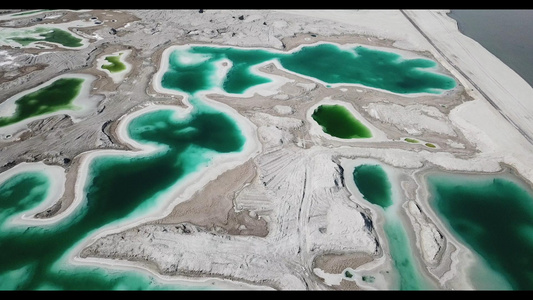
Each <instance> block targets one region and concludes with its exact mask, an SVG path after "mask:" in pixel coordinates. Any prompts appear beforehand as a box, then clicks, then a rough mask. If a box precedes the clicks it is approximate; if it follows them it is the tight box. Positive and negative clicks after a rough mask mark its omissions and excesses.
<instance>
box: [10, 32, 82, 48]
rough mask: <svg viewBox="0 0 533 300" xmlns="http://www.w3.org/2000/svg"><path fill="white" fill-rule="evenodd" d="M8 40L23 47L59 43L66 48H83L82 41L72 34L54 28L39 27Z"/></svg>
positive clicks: (16, 34)
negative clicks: (38, 43) (32, 44)
mask: <svg viewBox="0 0 533 300" xmlns="http://www.w3.org/2000/svg"><path fill="white" fill-rule="evenodd" d="M6 39H8V40H13V41H15V42H17V43H19V44H20V45H22V46H28V45H29V44H31V43H35V42H43V41H44V42H50V43H57V44H60V45H62V46H65V47H71V48H77V47H81V46H83V43H82V39H80V38H78V37H75V36H74V35H72V34H71V33H70V32H68V31H65V30H62V29H59V28H53V27H37V28H33V29H21V30H20V31H15V32H14V33H13V34H12V35H11V36H7V37H6Z"/></svg>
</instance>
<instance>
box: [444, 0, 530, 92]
mask: <svg viewBox="0 0 533 300" xmlns="http://www.w3.org/2000/svg"><path fill="white" fill-rule="evenodd" d="M448 16H449V17H451V18H452V19H454V20H455V21H457V26H458V28H459V31H460V32H461V33H462V34H464V35H466V36H468V37H470V38H472V39H473V40H475V41H476V42H478V43H479V44H481V45H482V46H483V47H484V48H485V49H487V50H488V51H489V52H491V53H492V54H493V55H494V56H496V57H497V58H498V59H500V60H501V61H502V62H503V63H505V64H506V65H507V66H508V67H510V68H511V69H513V70H514V71H515V72H516V73H517V74H518V75H519V76H520V77H522V78H523V79H524V80H525V81H526V82H527V83H528V84H529V85H530V86H533V36H532V34H531V29H532V28H533V9H458V10H455V9H453V10H450V13H449V14H448Z"/></svg>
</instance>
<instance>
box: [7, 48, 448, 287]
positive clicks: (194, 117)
mask: <svg viewBox="0 0 533 300" xmlns="http://www.w3.org/2000/svg"><path fill="white" fill-rule="evenodd" d="M316 47H318V48H319V49H321V50H322V51H326V53H329V54H328V55H333V56H335V55H339V54H343V51H344V50H342V49H340V48H338V47H336V46H333V45H318V46H316ZM369 51H370V52H373V51H374V50H370V49H369ZM363 52H364V51H363ZM298 53H299V52H296V53H294V54H290V53H276V52H270V51H267V50H260V49H255V50H254V49H252V50H250V49H237V48H235V49H234V48H219V47H200V46H198V47H192V48H191V49H189V50H183V49H182V50H181V51H174V52H173V53H171V55H170V56H169V68H168V70H166V72H165V73H164V75H163V77H162V78H161V84H162V86H163V87H165V88H168V89H172V90H175V91H181V92H184V93H186V95H187V97H188V98H189V102H190V103H191V105H192V106H193V109H192V111H191V113H190V114H189V115H187V116H185V117H183V118H180V117H177V115H176V114H175V112H174V111H173V110H170V109H161V110H157V111H151V112H147V113H144V114H142V115H139V116H137V117H135V118H134V119H133V120H132V121H131V122H130V123H129V125H128V128H127V132H128V134H129V136H130V137H131V138H132V139H133V140H135V141H137V142H139V143H141V144H146V145H152V146H154V145H155V146H157V150H155V151H154V152H153V153H149V154H145V155H101V156H98V157H96V158H95V159H94V160H92V161H91V163H90V166H89V174H88V175H89V176H88V179H87V181H86V182H85V183H84V189H83V190H84V195H82V196H83V197H84V200H83V203H82V204H81V207H80V208H79V209H77V210H75V212H73V213H72V215H71V216H69V217H68V218H65V219H62V220H61V221H59V222H58V223H56V224H54V225H50V226H18V227H13V228H2V229H1V230H0V249H2V251H1V252H0V282H1V284H0V289H6V290H38V289H60V290H113V289H130V290H131V289H184V287H180V286H178V285H172V284H162V283H160V282H159V281H157V280H155V279H154V278H152V277H150V276H148V275H143V274H141V273H136V272H133V271H131V272H126V271H118V270H110V269H103V268H99V267H89V266H77V265H75V266H74V265H71V264H69V263H68V262H66V261H65V256H66V254H68V253H69V251H71V250H72V249H73V248H75V246H76V245H78V244H80V243H81V242H82V241H84V239H86V238H87V237H89V236H91V235H92V234H94V233H95V232H96V231H98V230H99V229H101V228H102V227H104V226H106V225H108V224H110V223H113V222H118V221H119V220H125V219H127V218H140V217H142V215H143V213H146V211H148V210H149V209H150V208H151V207H154V206H157V203H158V202H159V201H162V200H161V199H163V198H164V197H163V196H164V194H165V192H168V191H170V190H171V189H173V188H175V187H176V186H178V185H180V183H181V182H182V180H183V179H184V178H186V177H187V176H188V175H189V174H191V173H193V172H196V171H198V170H200V169H201V168H203V167H204V166H206V165H207V163H208V162H209V161H210V160H211V159H212V158H214V157H217V156H218V155H221V154H224V153H234V152H239V151H241V150H242V149H243V147H244V145H245V143H246V140H245V138H244V136H243V135H242V132H241V130H240V128H239V127H238V126H237V123H236V122H235V121H234V120H233V119H232V118H230V117H229V116H228V115H226V114H225V113H223V112H220V111H218V110H216V109H215V108H213V107H211V106H209V105H208V104H206V103H205V102H204V101H203V100H202V99H201V97H200V95H199V92H204V91H208V90H212V89H213V88H222V89H223V90H224V91H225V92H228V93H234V94H239V93H244V92H245V91H247V90H248V89H250V88H253V87H256V86H258V85H260V84H263V83H267V82H269V81H270V80H271V79H269V78H267V77H265V76H263V75H260V74H257V73H255V72H254V71H253V70H252V68H253V67H254V66H256V65H257V64H261V63H264V62H265V61H268V60H269V59H272V58H276V59H279V61H280V63H281V64H282V65H285V64H287V65H291V64H292V65H295V64H296V62H295V58H291V56H295V57H301V54H298ZM304 53H307V55H309V51H307V52H304ZM311 53H314V52H313V51H311ZM322 54H323V53H322ZM322 54H321V55H322ZM352 56H353V57H355V55H353V54H352V55H344V54H343V55H342V56H341V57H338V58H337V59H338V60H339V61H342V60H343V59H344V58H348V57H350V58H353V57H352ZM307 57H308V58H309V56H307ZM377 57H379V54H377ZM225 59H229V60H230V61H231V64H232V66H231V68H229V70H228V73H227V74H226V76H224V77H223V78H220V76H219V75H217V74H216V72H217V71H218V70H219V68H220V63H221V60H225ZM328 59H333V58H328ZM315 60H316V61H320V60H321V59H316V58H315ZM306 63H308V62H306ZM376 63H378V64H379V63H385V64H387V63H389V64H390V63H392V64H398V63H400V62H399V61H396V62H394V61H392V60H387V59H384V60H382V61H381V62H376ZM423 63H424V64H426V65H427V66H429V65H431V63H428V62H423ZM347 64H350V62H344V65H347ZM315 65H316V64H315ZM415 65H416V66H417V67H415V68H417V70H408V69H405V70H404V71H406V72H407V73H409V74H410V73H420V72H421V73H420V74H426V75H427V76H428V77H431V78H433V77H435V76H436V75H435V74H434V73H432V72H424V71H422V69H423V68H424V67H423V66H421V65H418V64H413V66H415ZM316 67H317V69H316V70H314V71H312V72H310V73H308V74H303V75H306V76H311V75H313V76H321V73H324V72H326V71H328V72H331V71H332V70H333V69H331V68H329V69H327V70H326V69H324V67H325V66H322V67H320V64H318V65H316ZM319 67H320V68H319ZM302 71H304V70H302ZM306 72H307V71H306ZM372 74H373V75H372V76H380V75H379V73H372ZM409 74H402V73H397V74H395V76H396V77H402V76H406V78H411V77H409V76H411V75H409ZM352 75H353V74H351V73H350V74H348V75H346V74H341V75H340V77H339V78H341V79H342V78H343V76H352ZM390 75H391V74H389V75H386V74H383V76H390ZM359 76H362V75H361V74H360V75H359ZM365 76H369V75H368V74H366V75H365ZM328 78H329V77H328ZM435 78H439V80H440V81H443V82H448V84H449V83H450V80H452V79H451V78H449V77H446V76H442V75H438V76H437V77H435ZM435 78H434V79H435ZM341 79H339V82H340V81H342V80H341ZM321 80H322V79H321ZM346 80H349V79H348V78H347V77H346ZM439 80H433V81H431V80H430V81H429V86H428V82H425V81H423V80H420V81H421V82H425V83H423V84H422V85H420V86H418V89H417V90H416V92H422V91H431V92H436V91H437V90H439V89H441V88H443V87H448V88H450V87H451V86H452V85H451V84H449V85H446V84H445V85H444V86H443V85H442V84H441V83H442V82H440V81H439ZM384 81H390V80H384ZM452 81H453V80H452ZM349 83H353V80H352V81H349ZM435 83H438V84H436V85H435ZM383 87H385V86H380V88H383ZM403 91H404V92H405V91H407V90H405V89H404V90H403ZM409 91H413V92H414V91H415V89H409ZM41 181H42V182H41ZM41 181H38V180H37V181H33V183H32V182H28V183H26V185H29V186H35V187H36V188H38V187H40V188H41V189H45V187H46V186H47V185H46V183H45V180H44V179H43V178H41ZM16 183H17V181H11V179H7V180H6V181H4V182H3V183H0V184H1V186H0V190H1V189H5V190H6V191H8V190H13V188H10V187H11V186H16V185H17V184H16ZM25 189H26V190H27V189H28V186H26V188H20V191H19V192H5V193H3V194H0V197H1V198H0V203H5V205H6V207H17V205H18V206H20V208H16V209H28V208H29V206H30V205H25V204H24V203H26V202H31V203H36V202H39V201H42V199H44V198H39V197H37V196H35V197H36V198H32V199H33V200H31V201H29V200H24V199H27V197H29V196H24V195H25V194H24V193H23V191H24V190H25ZM30 194H31V193H30ZM16 195H19V196H16ZM31 195H33V194H31ZM6 199H7V200H6ZM9 209H11V208H9ZM7 210H8V208H6V211H7ZM12 211H13V209H12ZM194 289H198V288H194Z"/></svg>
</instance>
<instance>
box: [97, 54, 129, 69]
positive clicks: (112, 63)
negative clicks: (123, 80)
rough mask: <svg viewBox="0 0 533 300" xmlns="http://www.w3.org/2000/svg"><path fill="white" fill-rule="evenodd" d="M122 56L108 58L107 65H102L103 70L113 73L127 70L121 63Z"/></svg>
mask: <svg viewBox="0 0 533 300" xmlns="http://www.w3.org/2000/svg"><path fill="white" fill-rule="evenodd" d="M120 56H121V55H112V56H106V58H105V60H106V61H107V62H108V63H107V64H104V65H102V69H106V70H108V71H109V72H111V73H118V72H121V71H124V70H126V65H125V64H124V63H123V62H122V61H120Z"/></svg>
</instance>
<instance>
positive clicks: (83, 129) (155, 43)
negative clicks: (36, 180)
mask: <svg viewBox="0 0 533 300" xmlns="http://www.w3.org/2000/svg"><path fill="white" fill-rule="evenodd" d="M45 14H48V15H49V16H51V17H50V18H49V19H47V18H46V17H44V18H43V19H42V20H41V21H40V22H43V23H50V24H53V23H67V22H71V21H74V20H85V21H89V20H94V19H91V18H94V17H96V18H97V20H99V21H101V24H94V26H85V25H84V27H80V28H77V29H76V30H77V31H79V32H80V34H83V36H84V37H86V38H87V39H88V41H89V42H88V44H87V45H86V46H84V47H82V48H80V49H77V50H71V49H62V48H61V47H58V46H55V48H54V49H52V50H51V49H48V48H46V49H28V50H25V51H22V50H21V49H13V48H11V47H10V46H9V45H3V46H1V49H0V50H2V51H6V52H2V53H5V54H4V55H5V56H6V57H9V60H10V61H11V62H12V63H11V64H2V65H0V67H1V68H2V69H0V74H1V75H2V80H0V89H1V90H2V92H1V93H2V94H1V97H0V101H2V102H3V101H6V99H9V98H10V97H12V96H13V95H16V94H18V93H22V92H24V91H25V90H28V89H31V88H33V87H35V86H37V85H38V84H41V83H42V82H45V81H47V80H50V79H51V78H53V77H55V76H58V75H59V74H69V73H77V74H79V73H82V74H91V75H92V76H95V78H96V80H95V81H94V83H93V84H92V92H91V93H92V97H93V99H94V101H95V102H97V105H95V107H94V110H93V111H92V113H91V114H89V115H84V116H83V119H81V120H78V119H76V120H75V121H76V122H72V119H71V117H70V116H68V112H65V116H51V117H48V118H46V119H44V120H36V121H33V122H31V123H29V124H28V125H27V126H26V127H25V128H22V129H21V130H20V131H19V132H18V133H13V134H11V135H10V137H8V138H4V139H3V140H1V141H0V153H1V154H0V166H1V167H0V171H2V172H5V173H4V174H9V172H10V170H11V169H15V168H16V167H15V166H16V165H19V164H22V163H28V162H31V163H33V162H43V163H44V164H47V165H51V166H53V167H54V168H57V167H61V168H63V169H64V172H65V177H64V178H63V179H61V180H63V181H64V182H65V186H64V191H63V195H56V198H57V199H56V203H55V204H54V205H50V207H49V208H48V209H43V211H42V212H41V213H38V214H36V218H37V219H41V220H47V219H48V220H49V221H51V222H55V221H56V220H58V219H60V218H59V216H61V217H64V216H65V215H68V214H70V213H72V211H74V208H76V207H78V206H79V205H80V203H83V189H82V185H83V183H84V182H85V181H86V178H87V167H88V165H89V164H90V162H91V160H92V159H94V157H98V156H99V155H109V154H115V153H116V154H117V155H118V154H123V155H135V154H139V153H143V152H146V151H149V150H150V149H148V148H145V147H144V146H142V145H139V144H136V142H135V141H132V140H131V139H129V137H128V136H127V133H126V130H125V128H126V126H127V124H128V123H129V122H130V121H131V119H132V118H134V117H135V116H138V115H139V114H142V113H145V112H148V111H151V110H154V109H158V108H161V107H168V106H170V107H173V108H174V109H176V111H179V112H181V113H183V114H186V113H187V112H189V111H190V109H191V103H189V101H188V99H187V96H186V95H183V94H182V93H177V92H169V91H168V90H165V89H162V88H161V86H160V83H159V80H158V79H160V72H161V71H162V70H164V69H165V68H166V66H167V64H168V63H167V59H168V50H167V49H170V48H171V47H172V46H178V47H179V46H181V45H186V44H205V45H214V46H220V45H229V46H235V47H253V48H255V47H261V48H269V49H275V50H276V51H291V50H292V49H295V48H298V47H300V46H301V45H306V44H311V43H317V42H333V43H338V44H353V43H356V44H362V45H368V46H369V47H375V48H379V49H390V50H391V51H394V52H397V53H400V54H401V55H402V56H404V57H407V58H410V57H420V56H422V57H426V58H430V59H433V60H435V61H437V62H438V63H439V66H438V68H437V71H438V72H442V73H444V74H448V75H450V76H453V77H454V78H455V79H456V80H457V81H458V83H459V85H458V87H457V88H455V89H453V90H451V91H448V92H445V93H443V94H442V95H426V94H424V95H409V96H404V95H398V94H394V93H389V92H384V91H380V90H376V89H372V88H368V87H364V86H350V85H338V86H336V85H335V86H331V87H326V86H325V85H324V84H323V83H321V82H319V81H314V80H313V79H312V78H308V77H304V76H298V74H295V73H291V72H286V71H285V70H283V69H281V68H280V66H279V65H277V64H267V65H263V66H261V67H260V68H258V70H257V71H258V72H263V73H264V74H267V75H272V76H278V78H282V79H283V80H281V81H276V82H275V83H276V84H273V85H271V86H269V88H270V89H269V90H267V91H261V90H256V91H252V93H249V94H246V95H244V96H241V97H236V96H235V95H231V94H225V93H222V92H220V91H210V92H209V93H205V94H203V95H202V97H203V98H202V99H203V101H205V103H207V104H209V105H211V106H213V107H215V108H216V109H219V110H221V111H223V112H225V113H227V114H228V115H230V116H232V117H234V118H235V119H236V120H237V122H238V124H239V127H240V128H242V130H243V131H244V134H245V136H246V137H247V140H248V144H247V147H246V148H245V150H244V151H242V152H240V153H238V154H235V155H229V156H226V157H224V158H223V159H221V160H220V161H216V160H215V161H214V163H213V164H212V165H210V166H208V167H206V168H203V169H201V170H200V171H199V172H198V173H196V174H193V175H192V176H191V177H190V178H188V179H187V180H186V183H184V184H183V185H182V186H179V187H178V188H177V189H176V190H175V191H174V192H173V193H171V194H168V195H166V196H165V197H166V198H165V199H166V200H165V201H162V202H161V206H160V207H155V208H153V210H152V211H151V212H150V214H149V215H146V216H145V217H144V218H140V219H127V220H122V222H119V223H115V224H112V225H110V226H107V227H104V228H101V230H99V231H98V232H97V233H95V234H94V235H92V236H91V237H89V238H87V240H85V241H84V242H83V243H80V245H78V246H77V247H76V249H74V250H75V251H73V252H71V253H70V254H69V257H68V260H69V261H70V263H72V264H74V265H77V264H84V265H102V266H106V267H114V268H128V269H130V268H133V269H142V270H146V271H147V272H150V274H152V275H153V276H159V277H161V279H162V280H164V281H169V282H176V283H178V284H182V285H187V284H192V283H194V284H198V283H202V282H204V284H205V285H206V286H208V287H215V288H220V289H225V288H229V289H233V288H235V289H257V288H258V289H280V290H336V289H340V290H360V289H363V290H366V289H369V290H373V289H378V290H390V289H397V288H398V281H399V279H398V274H397V273H396V272H395V271H394V270H395V269H394V262H393V261H392V259H391V257H390V255H388V253H389V248H388V247H389V244H388V242H387V239H386V236H385V233H384V231H383V222H384V218H385V215H384V214H383V212H382V211H380V210H379V209H377V208H376V207H375V206H372V205H369V204H368V203H367V202H365V201H364V200H363V199H362V198H361V196H360V195H359V194H358V193H357V192H356V187H355V186H354V184H353V182H351V179H350V173H351V171H352V170H353V167H354V166H355V165H357V164H359V163H365V162H372V163H377V164H381V165H383V166H384V167H385V168H386V169H387V170H389V171H390V173H391V174H394V175H393V176H392V178H394V182H395V183H396V184H397V185H398V187H399V188H398V189H397V190H395V197H396V198H397V199H399V201H400V202H401V203H402V205H401V208H402V209H401V210H400V211H401V212H400V216H399V218H400V219H401V220H403V222H404V223H405V224H407V226H406V228H407V229H408V231H409V236H410V237H411V238H412V241H411V246H412V249H414V250H413V252H414V253H413V254H414V255H415V256H416V257H417V261H418V263H419V264H420V266H419V268H420V272H421V274H423V276H424V277H426V278H428V280H429V281H430V282H432V284H433V286H434V289H445V290H447V289H472V288H473V287H472V285H471V282H470V281H469V279H468V277H467V275H466V273H465V272H466V270H467V269H466V268H467V267H468V264H469V263H471V262H472V263H475V262H476V257H475V255H473V254H472V253H471V251H470V250H469V249H468V248H467V247H465V246H464V245H462V244H461V243H460V242H458V240H457V239H455V238H454V237H452V236H451V233H450V232H449V231H448V230H446V229H445V228H443V225H442V223H441V222H440V221H439V220H437V216H436V215H435V214H434V213H432V212H431V209H430V208H429V206H428V205H427V198H426V197H427V195H425V194H424V193H423V190H424V188H425V187H424V184H423V176H424V174H425V173H426V172H430V171H433V170H437V169H438V170H447V171H450V172H470V173H494V174H498V173H505V172H511V171H512V172H515V173H516V174H518V175H519V176H521V178H522V179H523V180H525V181H526V182H527V183H528V184H530V185H531V184H532V182H533V170H532V168H531V161H533V156H532V153H533V151H532V150H533V148H532V147H533V145H532V144H531V143H530V142H529V140H528V138H527V137H528V136H529V135H531V136H533V127H532V126H533V124H531V117H530V116H531V115H532V114H531V110H532V109H533V106H532V105H530V104H528V99H530V97H531V96H533V89H532V88H531V87H530V86H528V85H527V84H526V83H525V82H524V81H523V80H522V79H521V78H520V77H519V76H518V75H516V74H514V72H513V71H512V70H511V69H509V68H508V67H507V66H505V65H504V64H503V63H502V62H500V61H499V60H497V59H496V58H495V57H494V56H493V55H491V54H490V53H489V52H488V51H487V50H485V49H484V48H483V47H481V46H480V45H479V44H477V43H476V42H474V41H472V40H471V39H469V38H467V37H465V36H463V35H462V34H460V32H459V31H458V30H457V26H456V24H455V23H454V21H453V19H451V18H449V17H447V16H446V11H443V10H436V11H426V10H413V11H399V10H320V11H313V10H204V11H197V10H84V11H79V12H77V11H55V12H47V13H45ZM33 18H35V16H30V17H27V18H20V17H17V18H11V19H10V18H2V19H1V20H0V22H2V23H1V24H0V26H3V27H25V26H29V25H30V24H32V25H33V23H34V22H36V21H32V20H33ZM84 24H85V23H84ZM90 37H92V38H90ZM117 51H128V56H127V57H126V61H127V62H128V63H129V66H130V67H131V69H128V72H129V73H128V74H127V75H125V76H124V77H123V78H121V80H120V81H115V80H113V78H111V77H110V76H109V74H106V73H105V72H103V71H102V70H101V69H99V68H98V62H99V61H101V59H102V58H103V57H104V56H105V55H110V54H113V53H117ZM130 51H131V52H130ZM465 75H466V76H467V77H465ZM487 98H489V99H487ZM320 103H343V105H346V106H347V107H349V109H350V110H353V111H354V112H356V113H357V114H356V115H357V117H358V118H362V121H363V122H364V123H365V124H367V125H368V126H369V127H371V128H372V130H373V132H375V133H376V134H375V135H374V136H375V138H373V139H369V140H367V141H363V140H361V141H349V142H346V141H342V140H339V139H335V138H331V137H328V136H327V135H325V134H324V133H323V132H321V131H320V130H319V128H318V127H317V126H316V124H314V123H313V121H312V119H311V118H310V112H311V111H312V109H313V108H315V107H316V106H317V105H318V104H320ZM0 104H1V102H0ZM69 120H71V121H70V122H69ZM405 137H413V138H416V139H418V140H421V141H427V142H430V143H433V144H435V145H437V147H436V148H429V147H424V146H423V144H422V145H420V144H410V143H407V142H405V141H404V138H405ZM64 141H69V143H65V142H64ZM64 158H68V159H69V160H68V162H66V161H65V160H64ZM39 167H42V166H41V164H39ZM15 170H16V169H15ZM54 170H55V169H54ZM55 171H57V170H55ZM55 171H54V172H55ZM346 271H349V272H352V273H353V274H354V275H355V276H353V277H347V276H346ZM367 277H372V278H374V280H373V281H371V282H370V281H365V280H364V279H363V278H367Z"/></svg>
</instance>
